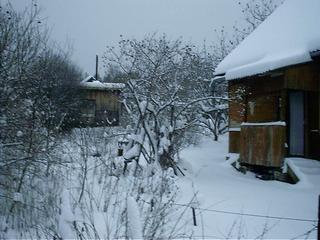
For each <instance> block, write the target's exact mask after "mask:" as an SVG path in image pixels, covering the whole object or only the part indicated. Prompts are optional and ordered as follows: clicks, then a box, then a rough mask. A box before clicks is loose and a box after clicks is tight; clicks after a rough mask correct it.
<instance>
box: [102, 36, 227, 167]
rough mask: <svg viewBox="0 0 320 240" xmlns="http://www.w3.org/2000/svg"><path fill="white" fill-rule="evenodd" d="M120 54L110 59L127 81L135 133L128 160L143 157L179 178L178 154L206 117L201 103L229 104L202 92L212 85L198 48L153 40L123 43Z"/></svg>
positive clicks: (109, 55)
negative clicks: (205, 76) (203, 70)
mask: <svg viewBox="0 0 320 240" xmlns="http://www.w3.org/2000/svg"><path fill="white" fill-rule="evenodd" d="M118 52H119V53H118ZM118 52H117V51H115V49H113V48H108V52H107V54H106V57H105V60H106V61H107V62H112V63H113V64H117V65H118V66H119V68H120V69H121V70H122V71H123V73H125V74H126V75H125V76H126V78H127V90H128V92H127V93H126V96H125V97H126V99H127V101H126V109H128V111H129V113H132V114H131V115H130V116H131V118H132V120H133V122H134V124H135V126H134V128H135V134H133V135H132V136H131V138H132V141H131V143H130V145H129V147H130V148H131V149H130V150H128V151H127V153H126V155H125V158H128V159H136V160H137V161H138V160H139V156H140V155H141V154H142V155H143V156H144V158H145V159H146V160H147V161H148V162H149V163H156V164H160V165H161V166H162V168H164V169H166V168H168V167H172V168H173V169H174V170H175V172H176V173H177V172H178V171H179V168H178V167H177V165H176V161H175V155H176V154H177V152H178V150H179V144H181V142H182V141H183V140H182V139H183V138H184V136H185V133H186V132H187V131H189V130H191V129H192V128H193V127H196V126H197V124H198V122H199V118H200V117H202V115H201V114H202V113H201V111H199V109H200V107H201V104H203V103H204V102H206V101H209V100H212V99H220V100H221V101H223V100H225V99H224V98H223V97H221V96H220V97H218V96H217V97H213V96H211V93H210V91H203V89H204V85H205V84H206V85H207V86H208V85H209V83H208V81H204V79H203V78H201V77H200V76H198V74H199V72H200V69H201V67H203V66H204V65H201V64H199V61H200V60H201V59H200V58H199V55H197V54H196V51H195V50H194V46H190V45H184V44H182V41H181V39H178V40H176V41H169V40H167V38H166V36H165V35H164V36H162V37H159V38H157V37H156V36H154V35H152V36H149V37H146V38H145V39H143V40H142V41H138V40H135V39H133V40H122V41H121V42H120V50H119V51H118Z"/></svg>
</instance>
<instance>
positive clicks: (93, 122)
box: [80, 76, 125, 126]
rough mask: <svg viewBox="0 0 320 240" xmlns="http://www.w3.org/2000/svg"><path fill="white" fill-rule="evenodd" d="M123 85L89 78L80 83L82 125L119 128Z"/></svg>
mask: <svg viewBox="0 0 320 240" xmlns="http://www.w3.org/2000/svg"><path fill="white" fill-rule="evenodd" d="M124 87H125V85H124V84H123V83H105V82H100V81H98V80H96V79H95V78H94V77H92V76H88V77H87V78H86V79H84V80H83V81H82V82H81V83H80V89H81V99H82V103H81V120H80V122H81V125H82V126H118V125H119V124H120V116H121V99H120V97H121V96H120V93H121V91H122V89H123V88H124Z"/></svg>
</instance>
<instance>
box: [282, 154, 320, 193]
mask: <svg viewBox="0 0 320 240" xmlns="http://www.w3.org/2000/svg"><path fill="white" fill-rule="evenodd" d="M285 165H288V166H289V167H290V168H291V170H292V171H293V172H294V173H295V175H296V176H297V177H298V178H299V182H298V185H301V186H304V187H309V188H312V187H317V186H319V183H320V162H319V161H316V160H311V159H305V158H286V159H285ZM285 170H286V169H284V171H285Z"/></svg>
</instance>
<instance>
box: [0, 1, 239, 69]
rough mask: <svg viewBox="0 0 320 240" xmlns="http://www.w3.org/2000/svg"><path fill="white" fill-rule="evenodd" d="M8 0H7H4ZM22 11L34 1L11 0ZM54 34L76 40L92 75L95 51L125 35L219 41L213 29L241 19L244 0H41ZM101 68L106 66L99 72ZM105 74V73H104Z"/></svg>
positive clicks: (76, 51)
mask: <svg viewBox="0 0 320 240" xmlns="http://www.w3.org/2000/svg"><path fill="white" fill-rule="evenodd" d="M0 1H1V2H5V1H6V0H0ZM241 1H244V0H241ZM10 2H11V3H12V4H13V6H14V7H15V8H17V9H23V8H24V7H25V6H26V5H28V4H30V3H31V0H10ZM37 2H38V5H40V7H41V9H42V12H41V16H42V17H45V18H46V21H47V25H48V27H49V28H50V30H51V38H52V39H53V40H55V41H56V42H58V43H59V44H60V45H61V46H63V47H65V46H67V45H70V44H72V46H73V54H72V59H73V60H74V61H75V62H76V63H77V64H78V65H79V66H80V67H81V68H82V69H83V71H85V72H88V73H90V74H93V73H94V67H95V54H98V55H99V56H102V55H103V53H104V51H105V49H106V46H107V45H116V44H117V42H118V41H119V40H120V35H123V37H125V38H126V37H130V38H131V37H135V38H138V39H141V38H143V37H144V36H145V35H147V34H150V33H154V32H158V33H161V34H162V33H166V34H167V35H168V36H169V38H171V39H176V38H178V37H180V36H181V37H183V39H184V40H185V41H186V42H190V43H193V44H196V45H199V46H200V45H202V44H203V41H204V40H206V42H207V43H208V44H210V43H211V42H212V41H214V38H215V34H214V29H215V28H220V27H222V26H225V27H226V28H227V29H230V28H231V26H232V25H233V24H234V23H235V22H236V21H241V11H240V8H239V5H238V2H239V0H38V1H37ZM100 72H101V70H100ZM101 73H102V72H101Z"/></svg>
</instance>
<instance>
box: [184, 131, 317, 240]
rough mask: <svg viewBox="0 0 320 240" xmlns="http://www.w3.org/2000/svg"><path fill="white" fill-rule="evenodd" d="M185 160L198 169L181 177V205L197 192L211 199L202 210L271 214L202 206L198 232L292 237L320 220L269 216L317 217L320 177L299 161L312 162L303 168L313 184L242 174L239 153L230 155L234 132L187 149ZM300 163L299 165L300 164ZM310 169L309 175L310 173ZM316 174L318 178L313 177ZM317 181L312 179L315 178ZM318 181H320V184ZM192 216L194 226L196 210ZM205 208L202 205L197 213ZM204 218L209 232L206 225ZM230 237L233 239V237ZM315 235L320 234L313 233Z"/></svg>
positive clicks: (195, 232) (307, 229)
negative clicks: (238, 167)
mask: <svg viewBox="0 0 320 240" xmlns="http://www.w3.org/2000/svg"><path fill="white" fill-rule="evenodd" d="M181 158H182V159H183V160H184V161H185V162H188V163H189V164H190V165H191V166H192V167H190V168H192V172H189V171H185V174H186V177H181V178H179V180H178V185H179V187H180V192H181V196H180V199H178V202H179V203H186V202H188V201H190V200H191V199H192V197H193V196H194V194H195V193H197V195H199V194H200V195H201V196H202V197H201V198H202V199H205V201H200V208H202V209H211V210H212V209H213V210H218V211H228V212H236V213H237V212H238V213H239V212H240V213H248V214H259V215H263V216H266V217H265V218H256V217H249V216H240V215H233V214H225V213H221V212H215V211H206V210H201V217H200V215H199V216H197V221H198V223H199V226H198V227H195V228H193V229H194V236H202V235H204V236H214V238H215V239H217V238H218V239H225V238H238V237H239V236H240V238H242V239H248V238H250V239H252V238H262V237H259V236H260V235H261V234H262V233H263V231H264V230H265V229H269V230H268V231H267V232H266V233H265V234H264V236H263V238H264V239H291V238H295V237H297V236H299V235H301V234H304V233H306V232H307V231H309V230H310V229H312V228H313V226H314V222H312V221H311V222H299V221H289V220H278V219H271V218H268V216H279V217H292V218H301V219H309V220H315V219H317V211H316V209H317V207H318V194H319V192H320V187H319V182H320V179H319V176H320V174H319V173H318V174H317V175H316V174H315V173H313V174H310V172H311V171H312V168H311V162H312V161H311V162H308V161H309V160H307V159H304V160H305V161H304V162H302V161H299V163H298V164H303V165H304V164H306V165H309V164H310V166H309V167H307V168H303V169H302V172H303V173H304V176H306V177H307V179H308V182H309V183H310V182H311V181H312V183H313V184H308V185H302V184H288V183H283V182H278V181H262V180H260V179H257V178H256V177H255V175H254V174H253V173H251V172H247V174H242V173H240V172H238V171H236V170H235V169H234V168H233V167H232V166H231V165H230V163H231V162H233V161H235V160H236V159H237V158H238V154H230V153H228V134H226V135H224V136H220V139H219V141H218V142H215V141H213V140H212V139H210V138H205V139H203V141H202V142H201V144H200V145H199V146H195V147H189V148H187V149H185V150H184V151H183V152H182V153H181ZM296 165H297V163H296ZM308 171H309V173H307V172H308ZM313 178H314V179H313ZM310 179H311V180H310ZM315 183H317V184H315ZM188 211H190V214H188V215H187V216H186V217H187V218H188V219H189V221H190V226H189V227H190V228H192V227H193V225H192V216H191V210H188ZM199 211H200V210H198V209H196V212H199ZM201 222H203V232H202V227H201ZM227 236H228V237H227ZM309 238H316V231H313V232H312V233H311V234H310V235H309Z"/></svg>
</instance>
